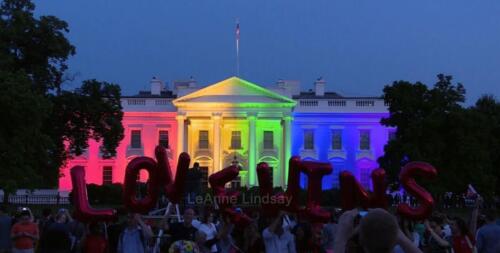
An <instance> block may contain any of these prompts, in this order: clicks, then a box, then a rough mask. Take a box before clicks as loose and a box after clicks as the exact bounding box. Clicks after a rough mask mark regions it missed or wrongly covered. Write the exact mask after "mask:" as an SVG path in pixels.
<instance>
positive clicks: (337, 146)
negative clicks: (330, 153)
mask: <svg viewBox="0 0 500 253" xmlns="http://www.w3.org/2000/svg"><path fill="white" fill-rule="evenodd" d="M332 149H333V150H341V149H342V130H333V131H332Z"/></svg>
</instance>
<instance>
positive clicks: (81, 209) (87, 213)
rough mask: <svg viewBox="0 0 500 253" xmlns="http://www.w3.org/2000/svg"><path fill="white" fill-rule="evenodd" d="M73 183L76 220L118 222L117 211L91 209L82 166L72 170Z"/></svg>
mask: <svg viewBox="0 0 500 253" xmlns="http://www.w3.org/2000/svg"><path fill="white" fill-rule="evenodd" d="M71 182H72V183H73V194H72V198H73V204H74V205H75V218H76V219H77V220H79V221H81V222H88V223H90V222H98V221H113V220H116V218H117V216H116V210H115V209H99V210H98V209H94V208H92V207H90V205H89V201H88V196H87V186H86V184H85V169H84V168H83V167H82V166H75V167H73V168H71Z"/></svg>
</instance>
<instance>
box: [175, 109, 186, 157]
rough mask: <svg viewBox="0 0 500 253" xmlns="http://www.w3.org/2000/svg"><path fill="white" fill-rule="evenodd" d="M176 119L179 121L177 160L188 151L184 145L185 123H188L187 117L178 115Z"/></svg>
mask: <svg viewBox="0 0 500 253" xmlns="http://www.w3.org/2000/svg"><path fill="white" fill-rule="evenodd" d="M175 119H176V120H177V156H176V157H175V160H177V159H178V158H179V155H180V154H181V153H182V152H185V151H186V146H185V145H184V143H185V142H186V140H185V139H186V136H185V132H184V130H185V121H186V116H185V115H177V116H175Z"/></svg>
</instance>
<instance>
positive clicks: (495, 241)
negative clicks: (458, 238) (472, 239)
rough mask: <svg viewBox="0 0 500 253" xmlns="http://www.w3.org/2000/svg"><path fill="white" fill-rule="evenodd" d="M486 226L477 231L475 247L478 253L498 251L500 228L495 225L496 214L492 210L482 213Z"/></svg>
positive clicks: (499, 246) (499, 249) (499, 247)
mask: <svg viewBox="0 0 500 253" xmlns="http://www.w3.org/2000/svg"><path fill="white" fill-rule="evenodd" d="M484 216H485V220H486V224H484V225H483V226H482V227H480V228H479V229H478V230H477V234H476V243H477V244H476V245H477V252H478V253H493V252H499V251H500V226H499V225H498V224H496V212H495V210H493V209H488V210H485V211H484Z"/></svg>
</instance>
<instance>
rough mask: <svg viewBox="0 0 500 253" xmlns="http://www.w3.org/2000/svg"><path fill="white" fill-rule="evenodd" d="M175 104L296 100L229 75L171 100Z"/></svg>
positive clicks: (254, 103) (237, 104) (288, 102)
mask: <svg viewBox="0 0 500 253" xmlns="http://www.w3.org/2000/svg"><path fill="white" fill-rule="evenodd" d="M173 103H174V105H175V106H183V105H187V104H190V105H217V106H234V107H262V106H266V107H267V106H269V107H273V106H276V107H293V106H295V104H296V102H295V101H294V100H292V99H290V98H288V97H285V96H282V95H280V94H278V93H275V92H273V91H270V90H268V89H266V88H264V87H262V86H259V85H257V84H254V83H251V82H249V81H246V80H243V79H240V78H238V77H230V78H228V79H226V80H223V81H221V82H218V83H215V84H212V85H209V86H207V87H205V88H202V89H199V90H197V91H194V92H192V93H190V94H187V95H185V96H183V97H180V98H177V99H175V100H174V101H173Z"/></svg>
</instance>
